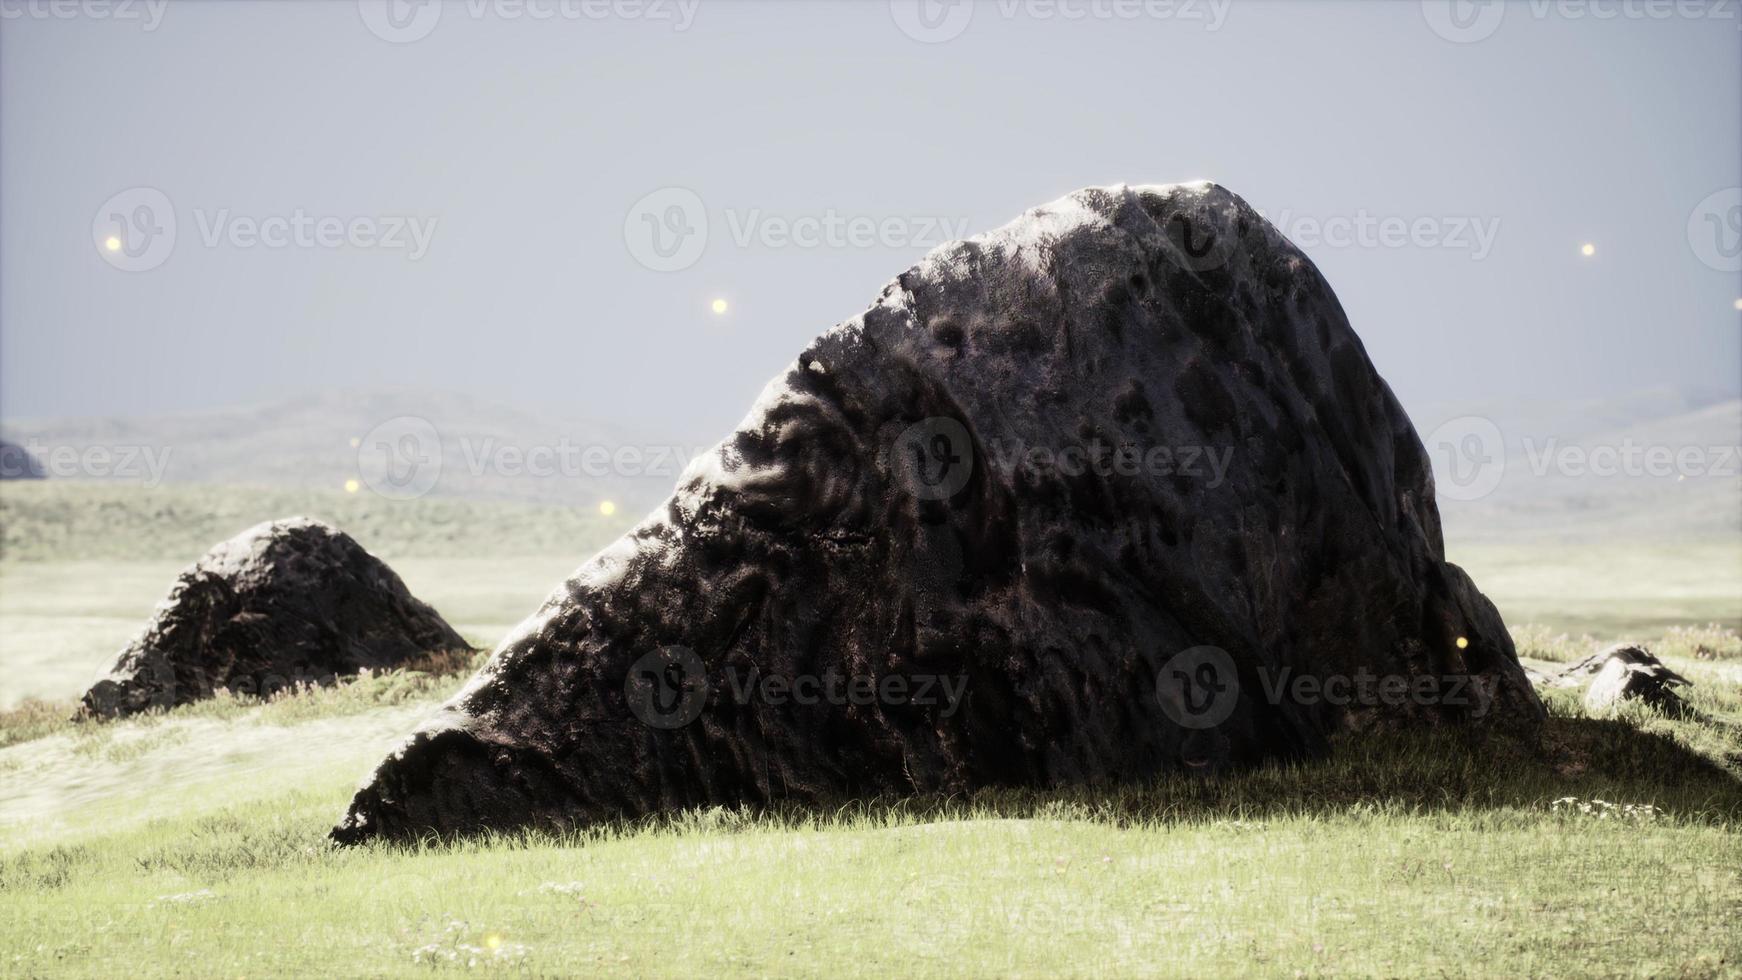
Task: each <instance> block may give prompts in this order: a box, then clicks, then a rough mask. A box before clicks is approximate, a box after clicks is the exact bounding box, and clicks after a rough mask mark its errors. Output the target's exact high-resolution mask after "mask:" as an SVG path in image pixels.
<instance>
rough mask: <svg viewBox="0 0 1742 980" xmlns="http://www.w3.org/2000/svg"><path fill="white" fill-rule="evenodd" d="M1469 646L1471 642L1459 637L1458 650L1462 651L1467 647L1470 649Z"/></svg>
mask: <svg viewBox="0 0 1742 980" xmlns="http://www.w3.org/2000/svg"><path fill="white" fill-rule="evenodd" d="M1469 645H1470V641H1469V640H1468V639H1467V638H1465V637H1462V636H1460V637H1458V649H1460V650H1462V649H1464V648H1465V647H1468V646H1469Z"/></svg>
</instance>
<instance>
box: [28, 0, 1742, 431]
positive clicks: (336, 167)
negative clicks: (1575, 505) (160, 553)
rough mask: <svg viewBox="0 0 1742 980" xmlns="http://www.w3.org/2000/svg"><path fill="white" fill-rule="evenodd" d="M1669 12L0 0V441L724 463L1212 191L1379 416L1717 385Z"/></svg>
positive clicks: (1707, 36) (1711, 288)
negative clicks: (777, 386)
mask: <svg viewBox="0 0 1742 980" xmlns="http://www.w3.org/2000/svg"><path fill="white" fill-rule="evenodd" d="M927 3H928V4H929V3H930V0H927ZM1666 6H1668V7H1670V12H1671V16H1668V17H1662V16H1656V14H1657V13H1661V12H1662V10H1663V8H1662V7H1656V6H1652V5H1647V4H1644V3H1643V2H1642V0H1629V2H1627V3H1623V2H1622V0H1612V2H1605V0H1591V2H1590V3H1582V4H1560V3H1543V2H1540V0H1538V2H1534V3H1519V4H1515V5H1511V6H1508V7H1506V8H1504V9H1501V8H1498V7H1493V8H1490V7H1487V6H1484V5H1483V4H1481V3H1477V4H1475V5H1474V6H1463V5H1459V6H1458V9H1456V10H1451V9H1447V8H1446V7H1445V6H1444V5H1443V4H1441V5H1438V6H1436V5H1434V4H1431V3H1430V4H1428V5H1426V6H1425V8H1424V5H1423V4H1420V3H1416V2H1397V3H1374V2H1362V3H1326V2H1312V0H1287V2H1282V3H1262V2H1249V0H1233V2H1227V0H1217V2H1215V3H1211V2H1209V0H1197V2H1191V3H1184V2H1174V3H1167V2H1162V0H1156V2H1155V3H1153V4H1147V5H1146V4H1145V3H1144V2H1141V0H1075V2H1073V0H1057V2H1056V3H1054V2H1048V0H1035V2H1028V0H997V2H992V0H988V2H986V3H983V4H980V5H978V6H977V7H974V8H973V9H972V10H971V11H969V10H968V9H967V8H965V7H962V8H957V7H953V6H951V5H950V4H947V3H945V4H943V5H941V6H928V7H926V8H924V9H918V10H916V9H914V4H912V3H903V2H897V3H895V4H893V5H892V4H891V3H890V2H887V0H876V2H872V0H865V2H856V3H854V2H829V3H821V2H818V3H804V2H797V0H786V2H779V3H750V2H737V0H701V2H700V3H699V4H698V3H695V2H694V0H686V2H684V3H682V4H679V3H677V2H676V0H642V2H640V3H631V4H628V5H624V4H622V3H612V2H602V0H570V2H568V3H566V4H564V3H561V2H559V0H524V2H520V0H500V2H497V0H469V2H466V3H455V4H451V5H448V6H445V7H442V8H440V9H439V10H437V8H434V7H429V8H425V7H423V6H422V5H420V4H418V3H415V2H413V3H410V4H405V3H398V4H395V5H394V9H386V8H384V7H382V6H381V5H379V4H364V5H363V6H361V7H360V6H359V4H358V3H357V2H355V0H350V2H340V0H333V2H299V3H291V2H284V3H236V2H225V3H218V2H202V3H191V2H174V3H171V4H170V5H169V6H168V7H167V8H166V9H165V8H162V7H160V6H159V5H157V4H147V3H145V2H144V0H135V2H134V3H133V4H132V5H131V6H126V5H122V4H120V0H116V2H115V3H114V4H108V3H103V2H87V3H82V4H80V3H69V0H0V13H3V14H4V15H5V17H4V19H3V20H0V412H3V413H5V414H7V415H13V416H41V415H87V414H102V415H110V414H115V415H136V414H144V413H154V412H160V411H171V410H182V409H197V408H202V407H209V406H219V405H227V404H234V403H238V402H248V401H261V400H267V399H272V398H276V397H280V396H284V395H290V394H296V393H300V392H305V391H309V390H313V389H326V388H335V387H361V388H376V387H383V386H413V387H429V388H442V389H450V388H451V389H464V390H466V391H468V392H471V393H473V394H475V395H478V396H481V397H486V398H490V399H493V400H497V401H501V402H505V403H509V404H517V405H524V406H528V407H538V408H550V409H556V410H560V411H561V412H562V413H563V414H565V415H575V416H598V417H602V418H611V419H616V420H620V421H628V422H634V423H637V424H640V425H642V426H643V427H645V428H647V429H649V430H653V431H659V432H664V433H668V434H671V435H673V436H679V437H684V438H693V439H706V438H712V437H717V436H719V435H722V434H723V433H724V431H725V429H726V428H727V427H729V426H730V425H731V424H733V423H734V422H736V421H737V420H738V419H739V418H740V417H742V415H743V412H744V410H745V409H746V408H747V407H748V405H749V403H750V401H751V399H752V398H753V396H754V395H755V393H756V392H757V391H758V390H759V389H760V388H761V386H762V384H763V383H764V382H765V381H766V380H767V379H768V378H769V377H771V376H772V375H773V374H775V373H776V372H777V371H778V370H780V369H781V367H782V366H784V365H785V364H786V362H787V361H788V360H790V359H791V358H792V357H793V355H795V354H796V353H797V352H798V351H799V350H800V348H801V347H802V346H803V344H804V343H805V342H806V341H807V340H808V339H809V338H810V337H812V336H813V335H815V334H816V333H818V332H819V331H821V330H823V329H824V328H826V327H828V326H830V325H832V324H834V323H836V322H838V321H840V320H842V319H846V318H847V317H849V316H851V315H853V314H855V313H857V312H858V311H859V310H861V309H862V308H863V307H864V306H865V305H866V304H867V303H868V302H869V301H870V300H871V299H873V298H874V297H875V296H876V295H877V293H878V290H879V289H880V288H881V286H882V284H883V283H884V282H885V281H886V280H888V279H889V278H891V277H892V276H894V275H895V274H897V273H899V272H901V271H902V270H903V269H905V268H906V267H907V266H908V265H910V264H911V263H912V262H913V261H914V260H916V259H917V258H918V257H919V256H921V255H922V254H924V253H925V252H926V251H927V250H929V248H930V247H932V246H933V245H935V244H937V243H938V242H939V241H941V240H943V239H944V238H947V237H953V236H954V235H955V234H957V233H959V232H960V231H964V230H965V231H967V232H977V231H981V230H985V229H988V228H991V227H994V226H996V225H999V224H1002V223H1004V222H1005V221H1007V220H1009V219H1010V218H1012V217H1015V216H1016V215H1017V214H1019V213H1020V212H1021V211H1023V210H1024V209H1026V208H1028V207H1031V206H1034V205H1037V204H1041V203H1044V202H1046V201H1048V200H1051V199H1052V198H1055V197H1057V196H1059V195H1061V194H1063V193H1065V192H1068V191H1070V190H1073V189H1075V188H1077V187H1080V186H1084V185H1090V184H1106V183H1115V182H1132V183H1139V182H1167V181H1174V180H1187V179H1195V178H1204V177H1207V178H1212V179H1215V180H1217V181H1219V182H1221V183H1223V184H1224V185H1226V186H1228V187H1230V188H1232V189H1233V190H1235V191H1237V192H1238V193H1240V194H1242V195H1243V196H1245V197H1246V199H1247V200H1248V201H1250V202H1251V203H1252V204H1253V205H1254V206H1255V207H1257V208H1259V209H1260V210H1262V211H1264V212H1265V213H1266V214H1267V215H1268V216H1270V217H1271V218H1272V220H1273V221H1276V222H1277V223H1278V224H1279V225H1280V226H1281V227H1282V229H1283V231H1284V232H1285V233H1287V234H1289V235H1290V236H1291V237H1293V238H1294V239H1295V240H1296V241H1297V243H1299V244H1301V245H1303V247H1305V249H1306V251H1307V252H1308V253H1309V254H1310V255H1311V256H1312V257H1313V259H1314V260H1315V261H1316V262H1318V264H1319V266H1320V268H1321V269H1322V270H1323V271H1324V273H1325V274H1326V275H1327V276H1328V277H1329V279H1330V281H1331V283H1332V285H1333V286H1334V287H1335V288H1336V290H1337V293H1338V295H1339V296H1340V297H1341V299H1342V301H1343V304H1344V306H1345V307H1346V308H1347V310H1348V312H1349V316H1350V319H1351V320H1352V322H1353V323H1354V325H1355V328H1356V330H1357V331H1358V332H1359V333H1360V334H1361V336H1362V337H1363V338H1364V339H1365V340H1366V343H1367V346H1368V349H1369V351H1370V352H1371V353H1372V355H1373V357H1374V359H1375V361H1376V362H1377V364H1378V366H1379V369H1380V371H1381V372H1382V373H1383V374H1384V375H1385V376H1386V377H1387V378H1388V379H1389V380H1390V381H1391V383H1392V385H1393V386H1394V388H1396V390H1397V391H1398V393H1399V395H1400V396H1401V397H1402V398H1403V399H1404V402H1405V404H1406V405H1421V404H1426V403H1430V402H1437V401H1447V400H1459V399H1464V398H1469V399H1484V398H1494V397H1504V396H1509V395H1515V394H1529V395H1543V396H1550V397H1560V396H1582V395H1593V394H1601V393H1603V392H1605V391H1608V390H1614V389H1634V388H1642V387H1648V386H1653V385H1660V384H1672V385H1697V386H1711V387H1717V388H1722V389H1727V390H1734V389H1737V388H1738V387H1739V386H1742V385H1739V380H1742V348H1739V345H1738V333H1739V331H1742V312H1739V311H1738V310H1737V308H1736V306H1735V303H1736V302H1737V299H1738V297H1742V281H1739V280H1742V276H1739V275H1738V273H1737V272H1736V271H1734V270H1735V269H1736V267H1737V263H1738V261H1739V257H1742V191H1737V190H1735V188H1737V186H1738V185H1739V184H1742V29H1739V28H1742V24H1739V23H1738V19H1737V14H1736V11H1735V9H1734V8H1735V5H1734V4H1730V5H1728V6H1727V7H1720V6H1712V7H1710V8H1709V9H1708V8H1704V7H1698V6H1696V7H1693V8H1689V7H1686V6H1684V7H1683V8H1681V9H1683V10H1684V11H1686V10H1689V9H1696V10H1706V13H1707V14H1708V16H1702V17H1686V16H1675V15H1674V9H1675V8H1674V5H1666ZM1066 14H1069V15H1072V16H1070V17H1067V16H1065V15H1066ZM1600 14H1609V15H1613V16H1599V15H1600ZM601 15H603V16H601ZM904 28H905V30H904ZM913 35H917V37H916V36H913ZM140 188H144V189H149V190H143V191H142V190H138V189H140ZM666 188H681V189H684V190H683V191H664V193H656V192H661V191H662V189H666ZM684 191H687V192H689V194H687V195H686V194H685V193H684ZM153 193H156V194H160V195H161V197H155V196H152V194H153ZM650 194H652V195H655V196H653V197H651V198H649V197H648V195H650ZM117 195H119V196H117ZM141 195H145V196H143V197H142V196H141ZM690 195H693V196H690ZM1714 195H1716V196H1714ZM165 205H167V210H168V211H169V212H170V213H171V214H172V215H173V221H174V226H175V227H174V232H173V238H171V237H170V234H169V229H168V228H167V227H166V215H164V214H163V212H164V211H165V210H166V208H165ZM142 208H144V210H141V209H142ZM112 215H120V216H121V217H120V219H119V220H120V222H121V224H120V225H119V226H116V225H115V221H116V220H117V219H116V218H114V217H111V216H112ZM698 218H699V219H700V221H701V222H705V225H706V238H705V247H701V248H700V250H699V251H698V250H697V249H698V247H700V245H701V243H702V242H703V239H702V237H701V236H700V235H699V234H694V233H692V234H690V235H689V236H688V237H687V238H681V239H680V238H679V237H677V234H676V233H677V231H679V230H684V229H688V230H689V231H691V232H699V230H700V225H699V223H698V222H697V221H696V219H698ZM322 219H326V220H325V221H322ZM406 219H411V220H409V221H408V220H406ZM831 221H833V222H834V225H833V226H832V227H831ZM649 222H651V224H649ZM299 223H300V225H301V227H300V228H299V227H298V225H299ZM655 231H657V232H658V233H659V234H658V238H657V239H656V238H654V237H652V236H653V234H654V232H655ZM117 232H119V234H117ZM280 232H282V235H281V234H280ZM813 232H814V234H813ZM257 235H265V236H266V237H267V238H269V239H270V240H272V241H274V242H278V243H279V244H278V245H277V247H269V246H267V245H264V244H261V243H260V242H258V241H256V236H257ZM418 235H422V236H425V237H423V238H419V237H418ZM110 237H114V238H116V241H114V242H110V241H108V239H109V238H110ZM123 237H124V238H125V240H122V239H123ZM794 238H796V239H798V240H799V242H800V243H798V244H795V243H794V242H793V241H792V239H794ZM377 239H384V241H378V240H377ZM1411 239H1413V241H1412V240H1411ZM680 242H681V243H684V244H685V245H686V247H677V246H678V244H679V243H680ZM166 243H167V247H166ZM1586 243H1590V244H1592V245H1593V246H1594V249H1595V251H1594V254H1593V255H1591V256H1589V257H1587V256H1584V255H1582V254H1581V246H1582V245H1584V244H1586ZM116 266H122V267H123V268H117V267H116ZM649 266H656V267H659V266H681V268H677V269H676V271H658V269H657V268H649ZM128 268H132V269H135V270H137V271H127V269H128ZM715 299H724V300H726V302H727V309H726V312H725V313H724V314H723V315H720V314H716V313H714V312H713V311H712V309H711V304H712V303H713V301H714V300H715Z"/></svg>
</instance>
